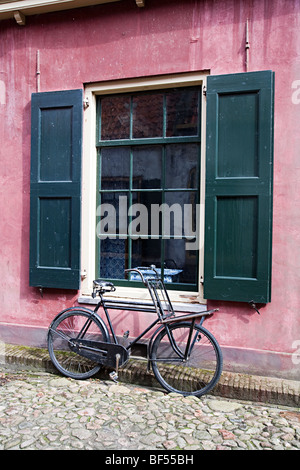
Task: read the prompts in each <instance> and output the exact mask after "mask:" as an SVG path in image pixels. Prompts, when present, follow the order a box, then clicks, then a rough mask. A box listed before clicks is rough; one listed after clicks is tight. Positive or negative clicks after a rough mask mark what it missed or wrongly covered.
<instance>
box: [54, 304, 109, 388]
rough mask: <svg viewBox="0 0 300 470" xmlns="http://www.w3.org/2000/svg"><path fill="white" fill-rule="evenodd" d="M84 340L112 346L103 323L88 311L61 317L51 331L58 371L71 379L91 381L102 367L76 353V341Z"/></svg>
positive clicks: (71, 311)
mask: <svg viewBox="0 0 300 470" xmlns="http://www.w3.org/2000/svg"><path fill="white" fill-rule="evenodd" d="M79 337H80V338H81V339H82V338H84V339H86V340H92V341H106V342H109V337H108V336H107V333H106V331H105V330H104V328H103V326H102V325H101V323H100V322H99V321H98V320H97V318H96V317H94V316H91V313H89V312H85V311H84V310H75V309H74V310H70V311H67V312H65V313H63V314H61V315H58V316H57V317H56V318H55V319H54V321H53V322H52V324H51V325H50V328H49V331H48V338H47V339H48V351H49V354H50V358H51V361H52V362H53V364H54V365H55V367H56V368H57V369H58V370H59V371H60V372H61V373H62V374H64V375H66V376H67V377H71V378H73V379H87V378H89V377H92V376H93V375H94V374H96V373H97V372H98V371H99V369H100V368H101V364H99V363H98V362H94V361H92V360H90V359H88V358H86V357H82V356H80V355H78V354H77V353H76V352H74V351H72V350H71V348H72V343H71V342H72V339H76V338H79Z"/></svg>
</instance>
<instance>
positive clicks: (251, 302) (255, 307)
mask: <svg viewBox="0 0 300 470" xmlns="http://www.w3.org/2000/svg"><path fill="white" fill-rule="evenodd" d="M248 304H249V305H250V307H252V308H253V309H254V310H255V311H256V312H257V313H258V315H260V311H259V310H258V308H257V306H256V303H255V302H253V300H250V302H248Z"/></svg>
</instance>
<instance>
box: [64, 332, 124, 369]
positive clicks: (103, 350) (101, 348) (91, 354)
mask: <svg viewBox="0 0 300 470" xmlns="http://www.w3.org/2000/svg"><path fill="white" fill-rule="evenodd" d="M69 348H70V349H71V351H73V352H75V353H77V354H79V356H83V357H86V358H87V359H90V360H91V361H94V362H98V363H99V364H102V365H103V366H105V367H112V368H114V369H115V368H116V356H118V358H117V368H119V367H121V366H122V365H124V364H125V362H126V361H127V360H128V358H129V352H128V351H127V349H125V348H124V347H123V346H122V345H120V344H114V343H106V342H104V341H91V340H87V339H72V340H71V341H70V342H69Z"/></svg>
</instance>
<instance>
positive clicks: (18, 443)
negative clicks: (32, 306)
mask: <svg viewBox="0 0 300 470" xmlns="http://www.w3.org/2000/svg"><path fill="white" fill-rule="evenodd" d="M0 449H1V450H25V449H26V450H41V449H45V450H52V449H53V450H73V449H76V450H90V449H91V450H92V449H94V450H107V451H111V450H115V451H124V450H127V451H130V450H131V451H133V450H152V451H178V450H184V451H191V452H195V451H197V450H271V449H274V450H299V449H300V412H299V408H298V409H296V408H288V407H284V406H280V407H277V406H276V405H267V404H256V403H254V402H242V401H239V400H233V399H224V398H218V397H216V396H209V395H207V396H204V397H202V398H200V399H199V398H195V397H192V398H191V397H189V398H184V397H182V396H180V395H176V394H165V393H163V392H161V391H156V390H153V389H147V388H142V387H139V386H135V385H133V384H126V385H125V384H114V383H113V382H109V381H101V380H98V379H89V380H86V381H75V380H72V379H67V378H63V377H60V376H56V375H54V374H51V373H47V372H36V371H35V372H30V371H15V370H8V369H5V368H3V369H0Z"/></svg>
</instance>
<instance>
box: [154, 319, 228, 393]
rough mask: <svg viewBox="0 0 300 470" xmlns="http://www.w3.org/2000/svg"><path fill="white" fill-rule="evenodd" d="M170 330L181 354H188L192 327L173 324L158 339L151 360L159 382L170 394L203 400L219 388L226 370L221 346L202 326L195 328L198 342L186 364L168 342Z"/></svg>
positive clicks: (195, 326)
mask: <svg viewBox="0 0 300 470" xmlns="http://www.w3.org/2000/svg"><path fill="white" fill-rule="evenodd" d="M167 328H169V332H170V334H171V335H172V336H173V338H174V340H175V342H176V345H177V347H178V348H179V349H180V351H182V352H184V351H185V345H186V340H187V338H188V335H189V332H190V328H191V323H188V322H183V323H173V324H171V325H169V326H168V327H165V328H164V329H163V330H161V331H160V332H159V333H158V335H157V336H156V338H155V340H154V342H153V346H152V349H151V351H150V359H151V363H152V369H153V372H154V375H155V377H156V379H157V381H158V382H159V383H160V385H161V386H162V387H163V388H164V389H165V390H167V391H168V392H176V393H180V394H181V395H184V396H188V395H194V396H196V397H200V396H202V395H204V394H205V393H208V392H209V391H210V390H212V389H213V388H214V387H215V385H216V384H217V382H218V380H219V378H220V375H221V373H222V367H223V357H222V351H221V349H220V346H219V344H218V342H217V341H216V339H215V338H214V336H213V335H212V334H211V333H210V332H209V331H208V330H206V329H205V328H203V327H202V326H198V325H194V328H193V334H192V338H193V339H195V342H194V346H193V348H192V351H191V354H190V355H189V357H188V359H187V360H186V361H184V360H182V359H180V357H179V355H178V354H177V353H176V352H175V351H174V349H173V348H172V346H171V343H170V340H169V338H168V333H167Z"/></svg>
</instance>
